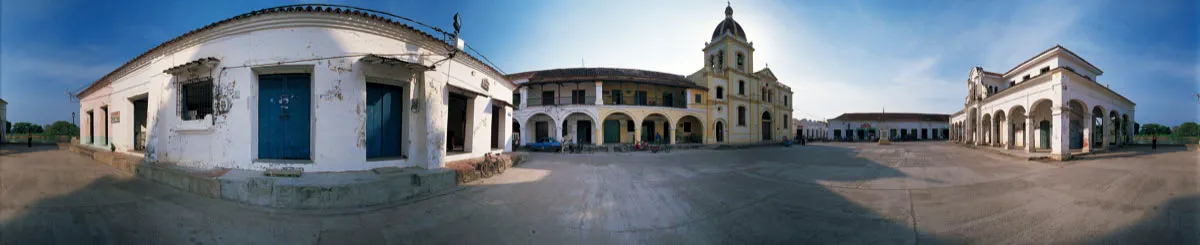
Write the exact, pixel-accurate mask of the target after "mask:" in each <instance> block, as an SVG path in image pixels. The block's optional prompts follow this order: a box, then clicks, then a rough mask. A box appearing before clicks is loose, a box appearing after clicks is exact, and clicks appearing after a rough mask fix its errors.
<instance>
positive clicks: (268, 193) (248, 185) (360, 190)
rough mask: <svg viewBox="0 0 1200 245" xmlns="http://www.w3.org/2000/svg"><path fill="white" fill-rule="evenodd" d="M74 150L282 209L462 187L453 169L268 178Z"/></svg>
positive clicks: (396, 199)
mask: <svg viewBox="0 0 1200 245" xmlns="http://www.w3.org/2000/svg"><path fill="white" fill-rule="evenodd" d="M67 148H68V150H69V151H70V152H73V153H77V154H79V155H82V156H84V157H88V158H91V159H93V160H96V161H98V162H100V163H103V164H106V165H111V166H113V167H115V168H117V169H118V170H120V171H121V172H125V173H128V174H130V175H133V176H136V177H138V178H143V179H147V180H151V181H154V182H157V183H160V184H164V185H167V186H171V187H174V188H176V189H179V190H183V191H187V192H191V193H195V194H197V195H200V196H204V197H208V198H213V199H222V200H227V201H233V202H238V203H244V204H250V205H255V206H264V207H270V208H282V209H330V208H334V209H336V208H364V207H372V206H379V205H387V204H395V203H403V202H408V201H411V200H417V199H421V198H425V197H431V196H437V195H439V194H443V193H448V192H452V191H454V190H457V189H458V183H457V180H456V175H455V173H454V171H453V170H450V169H444V168H443V169H423V168H415V167H413V168H398V167H384V168H376V169H372V170H369V171H351V172H329V173H304V174H303V175H301V176H300V177H269V176H264V175H263V172H262V171H253V170H242V169H225V168H213V169H196V168H186V167H182V166H177V165H173V164H166V163H151V162H147V161H145V160H144V159H143V158H141V157H137V156H134V155H129V154H124V153H119V152H111V151H106V150H102V149H98V148H95V147H87V146H81V145H76V144H72V145H70V146H69V147H67Z"/></svg>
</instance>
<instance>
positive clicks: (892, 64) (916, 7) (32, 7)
mask: <svg viewBox="0 0 1200 245" xmlns="http://www.w3.org/2000/svg"><path fill="white" fill-rule="evenodd" d="M294 3H299V2H295V1H230V2H215V3H214V2H210V1H196V2H183V1H178V2H176V1H130V2H123V3H105V1H59V0H43V1H3V2H2V3H0V98H3V99H5V100H6V101H8V102H9V107H8V117H9V119H10V121H30V122H36V123H40V124H48V123H50V122H52V121H55V120H69V119H70V117H71V112H75V111H78V104H77V103H75V102H72V101H70V100H68V97H67V95H66V94H65V92H66V91H78V90H79V89H80V88H82V87H84V86H86V85H88V84H89V83H91V82H93V81H95V80H96V79H98V78H100V77H101V76H103V75H104V74H106V73H108V72H110V71H112V70H113V69H115V68H116V67H118V66H120V65H121V64H122V63H124V62H126V61H128V60H129V59H132V58H133V57H135V56H137V55H139V54H141V53H142V52H144V51H146V50H148V49H150V48H153V47H154V46H156V45H158V44H159V43H161V42H163V41H166V40H169V39H171V38H174V37H176V36H178V35H181V34H183V33H185V32H187V31H189V30H191V29H195V28H198V27H202V26H204V25H206V24H208V23H211V22H215V21H219V20H221V19H224V18H228V17H232V16H235V15H238V14H242V13H245V12H249V11H251V10H255V9H260V8H264V7H271V6H278V5H285V4H294ZM322 3H337V4H347V5H354V6H359V7H366V8H373V9H378V10H383V11H387V12H390V13H393V14H397V15H402V16H407V17H410V18H414V19H417V20H420V21H422V22H426V23H429V24H433V25H437V26H442V27H449V26H450V22H451V21H450V16H452V15H453V14H454V13H455V12H460V13H461V14H462V17H463V19H464V28H463V33H462V36H463V38H464V39H465V40H466V41H467V43H468V44H470V45H471V46H473V47H475V48H476V49H477V50H479V51H481V52H482V53H484V54H485V55H486V56H488V58H490V59H491V60H492V61H494V62H495V63H496V64H497V65H498V66H499V67H498V68H500V69H501V70H503V71H505V72H509V73H514V72H521V71H528V70H536V69H551V68H563V67H579V66H588V67H624V68H637V69H646V70H656V71H663V72H670V73H676V74H690V73H692V72H694V71H696V70H697V69H699V68H700V67H701V66H702V64H703V55H702V54H701V49H702V48H703V46H704V42H706V41H708V39H709V37H710V36H711V33H712V29H713V28H714V27H715V26H716V24H717V23H718V22H720V21H721V20H722V19H723V18H724V13H723V11H724V7H725V2H724V1H623V0H620V1H589V2H584V1H333V2H322ZM732 5H733V7H734V12H735V13H734V19H736V20H737V21H738V22H739V23H741V25H742V26H743V27H744V28H745V29H746V32H747V36H748V38H749V39H750V41H752V42H753V43H754V47H755V49H756V52H755V60H754V61H755V64H754V65H755V66H756V67H757V68H761V67H764V66H767V65H769V67H770V68H771V70H772V71H774V72H775V74H776V75H777V76H778V77H779V78H780V79H781V81H782V82H784V83H786V84H788V85H790V86H792V89H793V91H794V92H795V93H796V96H795V101H794V103H795V105H796V106H795V108H796V110H797V112H795V116H796V117H805V118H818V119H821V118H832V117H835V116H837V115H839V114H841V113H844V112H864V111H878V110H879V109H880V108H883V107H885V106H886V107H887V110H888V111H892V112H901V111H904V112H927V113H947V114H948V113H953V112H955V111H957V110H959V109H961V108H962V103H963V99H964V98H965V96H966V94H965V90H966V85H965V80H966V78H967V73H968V72H969V70H970V68H971V67H974V66H982V67H984V68H985V69H988V70H991V71H996V72H1004V71H1007V70H1008V69H1009V68H1011V67H1013V66H1015V65H1017V63H1019V62H1021V61H1024V60H1025V59H1028V58H1029V57H1030V56H1033V55H1035V54H1037V53H1038V52H1041V51H1042V50H1045V49H1047V48H1049V47H1052V46H1054V45H1055V44H1061V45H1063V46H1065V47H1067V48H1069V49H1071V50H1072V51H1075V52H1076V53H1077V54H1079V55H1081V56H1083V58H1084V59H1087V60H1088V61H1090V62H1091V63H1092V64H1095V65H1096V66H1098V67H1100V68H1101V69H1103V70H1104V71H1105V74H1104V75H1103V76H1101V77H1099V79H1098V81H1099V82H1100V83H1104V84H1107V85H1109V86H1110V87H1111V88H1112V89H1113V90H1115V91H1117V92H1118V93H1121V94H1123V95H1124V96H1126V97H1127V98H1129V99H1131V100H1133V101H1134V102H1135V103H1137V109H1136V111H1137V112H1136V120H1137V121H1138V122H1141V123H1165V124H1170V125H1175V124H1179V123H1182V122H1185V121H1197V120H1200V118H1198V115H1200V104H1198V101H1197V97H1196V95H1195V93H1198V92H1200V74H1198V73H1200V62H1198V61H1197V60H1198V59H1200V24H1198V23H1200V19H1198V17H1196V14H1195V13H1200V4H1197V2H1196V1H1189V0H1176V1H1172V0H1162V1H1159V0H1152V1H1104V0H1096V1H735V2H734V3H732ZM446 29H448V28H446Z"/></svg>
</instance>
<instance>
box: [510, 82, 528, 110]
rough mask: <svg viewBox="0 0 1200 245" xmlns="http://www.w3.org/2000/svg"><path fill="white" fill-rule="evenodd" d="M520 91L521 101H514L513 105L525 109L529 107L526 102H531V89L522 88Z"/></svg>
mask: <svg viewBox="0 0 1200 245" xmlns="http://www.w3.org/2000/svg"><path fill="white" fill-rule="evenodd" d="M520 90H521V101H513V103H514V104H516V105H517V107H518V108H525V107H527V106H529V105H528V104H526V103H525V102H526V101H529V87H525V86H521V88H520Z"/></svg>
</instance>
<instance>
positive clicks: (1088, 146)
mask: <svg viewBox="0 0 1200 245" xmlns="http://www.w3.org/2000/svg"><path fill="white" fill-rule="evenodd" d="M1083 118H1084V120H1081V122H1085V123H1083V124H1086V126H1084V127H1083V130H1082V131H1083V152H1092V125H1095V124H1096V123H1094V122H1092V116H1091V113H1087V112H1084V113H1083Z"/></svg>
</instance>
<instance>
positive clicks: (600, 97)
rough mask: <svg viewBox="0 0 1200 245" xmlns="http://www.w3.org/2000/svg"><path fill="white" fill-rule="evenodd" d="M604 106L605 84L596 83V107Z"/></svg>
mask: <svg viewBox="0 0 1200 245" xmlns="http://www.w3.org/2000/svg"><path fill="white" fill-rule="evenodd" d="M603 104H604V82H601V81H596V105H603Z"/></svg>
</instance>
